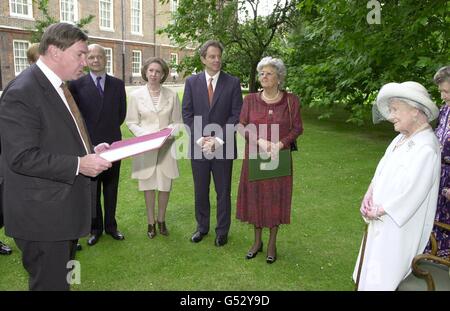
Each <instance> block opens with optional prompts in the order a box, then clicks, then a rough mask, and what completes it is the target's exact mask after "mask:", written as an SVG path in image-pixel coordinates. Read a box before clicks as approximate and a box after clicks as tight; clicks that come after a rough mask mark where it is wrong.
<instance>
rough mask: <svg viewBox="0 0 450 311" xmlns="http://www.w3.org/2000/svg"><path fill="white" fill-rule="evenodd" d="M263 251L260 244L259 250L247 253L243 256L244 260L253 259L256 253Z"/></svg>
mask: <svg viewBox="0 0 450 311" xmlns="http://www.w3.org/2000/svg"><path fill="white" fill-rule="evenodd" d="M262 250H263V243H262V242H261V245H260V246H259V248H258V250H257V251H256V252H254V253H253V252H252V251H249V252H248V253H247V256H245V258H247V259H253V258H255V257H256V255H258V253H259V252H261V251H262Z"/></svg>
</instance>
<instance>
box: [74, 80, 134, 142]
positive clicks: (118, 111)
mask: <svg viewBox="0 0 450 311" xmlns="http://www.w3.org/2000/svg"><path fill="white" fill-rule="evenodd" d="M69 89H70V91H71V93H72V95H73V97H74V98H75V101H76V102H77V104H78V107H79V108H80V111H81V114H82V115H83V118H84V120H85V121H86V126H87V130H88V132H89V135H90V137H91V140H92V143H93V144H94V145H98V144H99V143H103V142H107V143H109V144H111V143H112V142H114V141H117V140H120V139H122V134H121V132H120V125H121V124H122V123H123V121H124V120H125V116H126V113H127V107H126V94H125V84H124V83H123V81H122V80H120V79H117V78H114V77H111V76H108V75H106V79H105V90H104V96H103V99H102V98H101V96H100V94H99V93H98V90H97V87H96V86H95V83H94V81H93V80H92V78H91V76H90V74H87V75H85V76H84V77H81V78H79V79H78V80H75V81H72V82H70V84H69Z"/></svg>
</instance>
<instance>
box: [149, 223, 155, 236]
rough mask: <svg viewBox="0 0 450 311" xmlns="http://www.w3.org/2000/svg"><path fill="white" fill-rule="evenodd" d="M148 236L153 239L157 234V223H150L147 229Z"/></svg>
mask: <svg viewBox="0 0 450 311" xmlns="http://www.w3.org/2000/svg"><path fill="white" fill-rule="evenodd" d="M147 236H148V237H149V238H150V239H153V238H154V237H155V236H156V224H153V225H150V224H149V225H148V229H147Z"/></svg>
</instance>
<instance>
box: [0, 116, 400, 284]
mask: <svg viewBox="0 0 450 311" xmlns="http://www.w3.org/2000/svg"><path fill="white" fill-rule="evenodd" d="M303 120H304V128H305V132H304V135H302V136H301V137H300V139H299V140H298V144H299V149H300V151H299V152H297V153H294V154H293V156H294V157H293V158H294V196H293V206H292V216H291V224H290V225H286V226H282V227H281V228H280V231H279V237H278V247H277V249H278V260H277V262H276V263H275V264H273V265H268V264H266V262H265V251H266V249H264V252H263V253H262V254H259V255H258V256H257V257H256V258H255V259H253V260H246V259H245V258H244V257H245V254H246V253H247V250H248V249H249V247H250V246H251V244H252V241H253V229H252V227H251V226H250V225H248V224H244V223H241V222H239V221H238V220H236V219H235V216H234V215H235V201H236V195H237V188H238V183H239V175H240V170H241V165H242V163H241V161H240V160H237V161H235V162H234V172H233V187H232V206H233V211H232V215H233V216H232V225H231V230H230V235H229V242H228V244H227V245H226V246H224V247H221V248H217V247H215V246H214V227H215V224H216V221H215V208H214V209H213V210H212V213H211V215H212V217H211V232H210V234H209V235H208V236H207V237H206V238H205V239H204V240H203V241H202V242H200V243H198V244H193V243H191V242H190V241H189V238H190V236H191V234H192V233H193V232H194V230H195V217H194V194H193V183H192V174H191V168H190V163H189V161H187V160H180V161H179V167H180V174H181V176H180V178H179V179H177V180H176V181H175V182H174V185H173V191H172V194H171V195H172V197H171V198H170V201H169V207H168V211H167V217H166V222H167V226H168V228H169V230H170V236H169V237H163V236H161V235H158V236H157V237H156V238H155V239H153V240H150V239H148V237H147V235H146V230H147V223H146V213H145V208H144V206H145V205H144V198H143V194H142V193H140V192H138V190H137V182H136V181H135V180H131V178H130V164H131V161H130V160H125V161H123V162H122V171H121V181H120V190H119V203H118V208H117V220H118V224H119V229H120V230H121V231H122V232H123V233H124V234H125V236H126V239H125V240H124V241H115V240H113V239H112V238H111V237H109V236H102V238H101V239H100V241H99V243H98V244H97V245H95V246H93V247H88V246H87V245H86V239H85V238H84V239H82V240H81V243H82V244H83V250H82V251H81V252H78V253H77V259H78V260H79V261H80V262H81V284H80V285H75V286H73V289H74V290H353V283H352V280H351V274H352V272H353V267H354V263H355V259H356V255H357V250H358V247H359V244H360V241H361V237H362V233H363V227H364V225H363V222H362V220H361V219H360V216H359V203H360V201H361V198H362V196H363V194H364V192H365V190H366V188H367V186H368V184H369V182H370V180H371V177H372V175H373V172H374V170H375V167H376V164H377V163H378V161H379V159H380V158H381V156H382V154H383V153H384V150H385V149H386V147H387V145H388V143H389V141H390V140H391V139H392V138H393V136H394V135H395V133H394V132H393V130H392V129H391V127H390V126H389V125H382V126H379V127H373V126H367V127H356V126H353V125H350V124H346V123H345V122H344V120H345V118H344V116H341V117H336V118H334V119H331V120H318V119H317V114H316V113H315V112H313V111H307V112H305V113H304V116H303ZM123 133H124V135H125V136H126V137H129V136H130V134H129V131H128V130H127V129H125V127H124V128H123ZM214 193H215V192H214V191H213V190H212V191H211V199H212V202H214ZM263 238H264V242H265V244H266V245H267V239H268V232H267V230H266V231H264V237H263ZM0 240H2V241H5V242H7V243H9V244H10V245H11V246H13V249H14V253H13V255H11V256H0V290H26V289H27V275H26V273H25V271H24V269H23V267H22V265H21V260H20V256H19V251H18V249H17V247H16V246H15V244H14V242H13V241H12V239H10V238H7V237H5V236H4V232H3V230H1V232H0Z"/></svg>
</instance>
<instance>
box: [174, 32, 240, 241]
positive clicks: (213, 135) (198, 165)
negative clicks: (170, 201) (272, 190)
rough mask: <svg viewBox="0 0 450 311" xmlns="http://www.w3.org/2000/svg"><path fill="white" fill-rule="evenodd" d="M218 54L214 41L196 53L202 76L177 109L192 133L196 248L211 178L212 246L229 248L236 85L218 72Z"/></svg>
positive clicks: (204, 229) (191, 81) (203, 230)
mask: <svg viewBox="0 0 450 311" xmlns="http://www.w3.org/2000/svg"><path fill="white" fill-rule="evenodd" d="M222 52H223V46H222V44H221V43H220V42H218V41H215V40H210V41H207V42H206V43H205V44H203V46H202V47H201V48H200V51H199V53H200V59H201V61H202V63H203V65H204V66H205V71H203V72H201V73H200V74H197V75H193V76H191V77H189V78H188V79H187V80H186V84H185V89H184V96H183V103H182V112H183V121H184V123H185V124H186V125H187V126H188V127H189V128H190V131H191V133H190V135H191V144H190V156H191V165H192V175H193V178H194V192H195V218H196V220H197V229H196V231H195V233H194V234H193V235H192V237H191V241H192V242H194V243H198V242H200V241H201V240H202V239H203V237H204V236H205V235H206V234H207V233H208V231H209V225H210V210H211V204H210V201H209V186H210V182H211V174H212V176H213V179H214V184H215V190H216V193H217V217H216V219H217V226H216V228H215V231H216V232H215V233H216V238H215V240H214V244H215V245H216V246H223V245H225V244H226V243H227V242H228V231H229V229H230V224H231V173H232V169H233V159H235V158H236V141H235V132H234V125H235V124H237V123H238V122H239V114H240V112H241V107H242V93H241V85H240V81H239V79H238V78H236V77H233V76H231V75H229V74H227V73H225V72H223V71H221V68H222ZM227 128H228V130H227Z"/></svg>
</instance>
